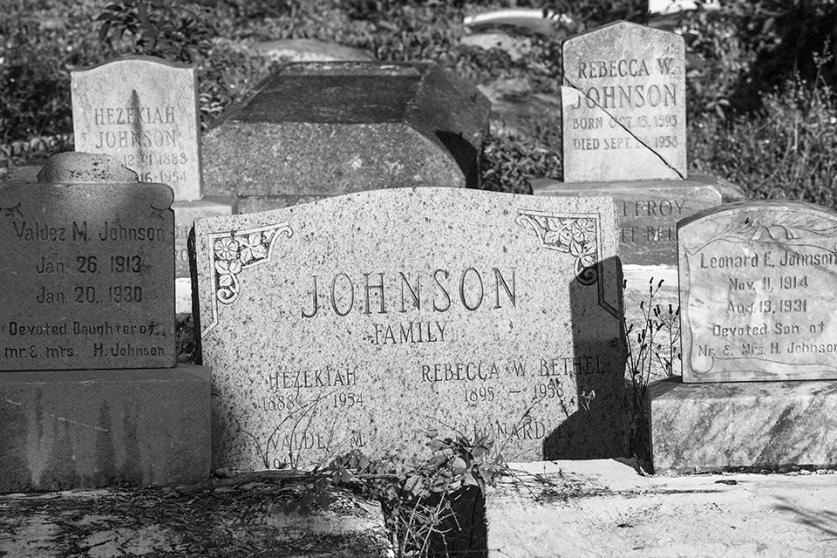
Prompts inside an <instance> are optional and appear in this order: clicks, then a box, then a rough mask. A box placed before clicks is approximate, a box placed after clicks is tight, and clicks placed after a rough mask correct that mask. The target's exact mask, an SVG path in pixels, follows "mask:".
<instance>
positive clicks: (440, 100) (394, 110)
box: [204, 62, 490, 213]
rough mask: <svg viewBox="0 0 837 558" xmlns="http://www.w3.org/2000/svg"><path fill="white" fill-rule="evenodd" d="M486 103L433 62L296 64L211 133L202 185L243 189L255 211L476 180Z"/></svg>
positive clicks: (230, 191)
mask: <svg viewBox="0 0 837 558" xmlns="http://www.w3.org/2000/svg"><path fill="white" fill-rule="evenodd" d="M489 110H490V105H489V102H488V100H487V99H486V98H485V97H484V96H483V95H482V93H480V92H479V91H478V90H477V89H476V88H474V87H473V86H472V85H471V84H469V83H467V82H465V81H463V80H461V79H459V78H458V77H457V76H456V75H454V74H452V73H451V72H449V71H447V70H445V69H443V68H442V67H440V66H438V65H434V64H427V63H383V62H354V63H350V62H332V63H303V64H290V65H288V66H287V67H285V68H283V69H282V70H281V71H280V72H278V73H276V74H275V75H272V76H270V77H268V78H267V79H266V80H265V81H264V82H262V83H261V84H259V86H258V87H257V90H256V92H255V94H254V95H253V96H252V98H250V99H249V100H248V101H247V102H246V103H245V104H244V105H243V106H241V107H239V108H238V109H236V110H232V111H229V113H228V114H227V115H226V116H225V117H224V119H223V120H221V121H220V122H219V123H218V124H217V125H216V126H214V127H213V128H212V129H211V130H210V131H209V132H208V133H207V134H206V136H205V138H204V154H205V159H206V161H205V166H204V178H205V181H206V191H207V193H209V194H213V195H238V196H239V210H240V211H241V212H242V213H250V212H253V211H261V210H265V209H276V208H279V207H286V206H289V205H293V204H295V203H299V202H305V201H311V200H315V199H320V198H323V197H327V196H334V195H338V194H346V193H350V192H357V191H361V190H374V189H378V188H395V187H406V186H448V187H472V188H473V187H476V186H477V185H478V184H479V158H480V153H481V151H482V142H483V140H484V139H485V137H486V135H487V133H488V117H489Z"/></svg>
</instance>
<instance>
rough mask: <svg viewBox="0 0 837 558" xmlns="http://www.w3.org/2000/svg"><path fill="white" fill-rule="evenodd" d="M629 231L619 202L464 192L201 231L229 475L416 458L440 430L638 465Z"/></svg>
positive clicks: (209, 354)
mask: <svg viewBox="0 0 837 558" xmlns="http://www.w3.org/2000/svg"><path fill="white" fill-rule="evenodd" d="M382 208H384V209H382ZM614 223H615V215H614V207H613V203H612V202H611V201H609V200H607V199H603V198H587V199H568V198H555V199H548V198H540V199H539V198H533V197H531V196H516V195H511V194H499V193H492V192H483V191H471V190H453V189H448V188H417V189H389V190H377V191H370V192H362V193H356V194H352V195H348V196H340V197H335V198H330V199H326V200H320V201H318V202H315V203H310V204H303V205H297V206H293V207H289V208H286V209H281V210H274V211H271V212H265V213H258V214H248V215H240V216H232V217H225V218H217V219H202V220H199V221H198V222H197V224H196V227H195V232H196V250H195V254H196V260H197V262H196V264H197V265H196V271H197V280H198V293H199V297H198V303H199V310H198V311H197V312H196V314H197V316H198V321H199V324H198V325H199V327H200V331H201V345H202V354H203V362H204V363H205V364H207V365H210V366H211V367H212V370H213V383H214V387H213V389H214V393H216V394H217V397H215V398H213V401H214V411H213V440H214V449H213V456H214V459H215V462H216V465H217V466H220V467H242V468H262V467H280V466H284V465H286V464H288V463H295V464H303V465H313V464H316V463H320V462H323V461H324V460H327V459H329V458H331V457H334V456H335V455H338V454H341V453H345V452H346V451H348V450H350V449H352V448H353V447H357V448H360V449H361V450H363V451H364V452H365V453H367V454H368V455H382V454H383V453H385V452H387V451H390V450H393V451H403V452H405V453H406V454H416V453H418V452H419V451H421V448H422V446H423V444H424V443H426V442H427V437H426V435H425V433H426V432H428V431H431V430H436V431H438V432H440V433H441V435H443V436H445V435H455V432H456V431H459V432H463V433H468V435H474V434H477V435H479V434H487V435H489V436H490V437H491V438H492V439H493V440H495V442H496V444H497V445H496V448H497V449H498V450H499V451H501V452H502V453H503V455H504V456H505V457H506V458H508V459H523V460H525V459H541V458H547V459H550V458H553V457H558V456H565V457H594V456H599V457H603V456H616V455H622V454H623V452H624V450H625V429H624V423H623V416H622V411H621V408H622V394H623V380H622V374H623V371H624V358H625V348H624V346H623V339H622V337H621V333H620V332H621V328H620V319H621V314H620V310H621V303H620V299H619V296H620V294H619V282H620V274H619V269H618V264H617V263H616V261H615V258H614V256H615V253H616V234H615V229H614ZM347 239H351V241H350V242H349V241H347Z"/></svg>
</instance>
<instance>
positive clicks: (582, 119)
mask: <svg viewBox="0 0 837 558" xmlns="http://www.w3.org/2000/svg"><path fill="white" fill-rule="evenodd" d="M563 53H564V57H563V63H564V86H563V87H562V88H561V96H562V110H563V116H562V120H563V145H564V149H563V152H564V162H563V164H564V181H565V182H589V181H609V180H641V179H683V178H686V174H687V169H686V72H685V45H684V41H683V37H681V36H679V35H676V34H674V33H669V32H666V31H661V30H657V29H652V28H650V27H645V26H643V25H637V24H635V23H628V22H624V21H618V22H615V23H611V24H609V25H605V26H603V27H600V28H598V29H595V30H593V31H590V32H589V33H585V34H583V35H580V36H578V37H574V38H572V39H569V40H568V41H566V42H565V43H564V49H563Z"/></svg>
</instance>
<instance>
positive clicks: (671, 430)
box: [649, 201, 837, 471]
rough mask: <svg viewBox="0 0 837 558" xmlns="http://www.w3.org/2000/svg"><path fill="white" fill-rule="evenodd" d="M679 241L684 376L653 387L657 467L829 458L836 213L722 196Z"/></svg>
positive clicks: (835, 344) (835, 363) (836, 440)
mask: <svg viewBox="0 0 837 558" xmlns="http://www.w3.org/2000/svg"><path fill="white" fill-rule="evenodd" d="M678 246H679V250H680V253H679V256H680V266H679V273H680V302H681V331H682V354H683V383H677V382H661V383H658V384H656V385H654V386H651V388H649V392H650V393H651V397H650V401H651V418H652V440H653V452H654V464H655V468H658V469H660V470H670V469H673V470H686V471H693V470H696V469H698V470H700V469H703V470H707V469H723V468H729V467H750V468H771V469H772V468H777V467H786V466H816V467H834V466H835V464H837V451H835V447H837V419H835V413H834V410H835V409H836V408H837V319H835V312H834V292H835V289H837V214H836V213H834V212H833V211H830V210H827V209H825V208H822V207H817V206H815V205H811V204H807V203H803V202H787V201H762V202H750V203H738V204H730V205H728V206H724V207H721V208H717V209H713V210H708V211H705V212H702V213H700V214H697V215H694V216H692V217H691V218H689V219H686V220H683V221H681V222H680V224H679V226H678ZM730 424H735V428H734V429H731V428H730V427H729V425H730Z"/></svg>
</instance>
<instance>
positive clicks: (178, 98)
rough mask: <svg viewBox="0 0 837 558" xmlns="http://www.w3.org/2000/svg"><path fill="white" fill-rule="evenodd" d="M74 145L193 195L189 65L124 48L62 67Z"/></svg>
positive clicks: (179, 196) (195, 153) (196, 183)
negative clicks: (113, 55)
mask: <svg viewBox="0 0 837 558" xmlns="http://www.w3.org/2000/svg"><path fill="white" fill-rule="evenodd" d="M70 80H71V92H72V103H73V137H74V139H75V149H76V151H82V152H87V153H102V154H105V155H110V156H111V157H114V158H116V159H118V160H119V161H120V162H121V163H122V164H123V165H125V166H126V167H128V168H129V169H131V170H133V171H134V172H136V173H137V176H138V177H139V179H140V181H142V182H157V183H162V184H168V185H169V186H171V188H172V189H173V190H174V192H175V195H174V198H175V200H177V201H181V200H199V199H200V198H201V167H200V165H201V161H200V143H199V138H200V136H199V129H200V122H199V121H198V108H197V107H198V104H197V80H196V79H195V67H194V66H189V65H186V64H181V63H178V62H170V61H168V60H165V59H162V58H155V57H150V56H128V57H124V58H120V59H118V60H113V61H110V62H106V63H104V64H100V65H98V66H93V67H90V68H84V69H80V70H75V71H72V72H70Z"/></svg>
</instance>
